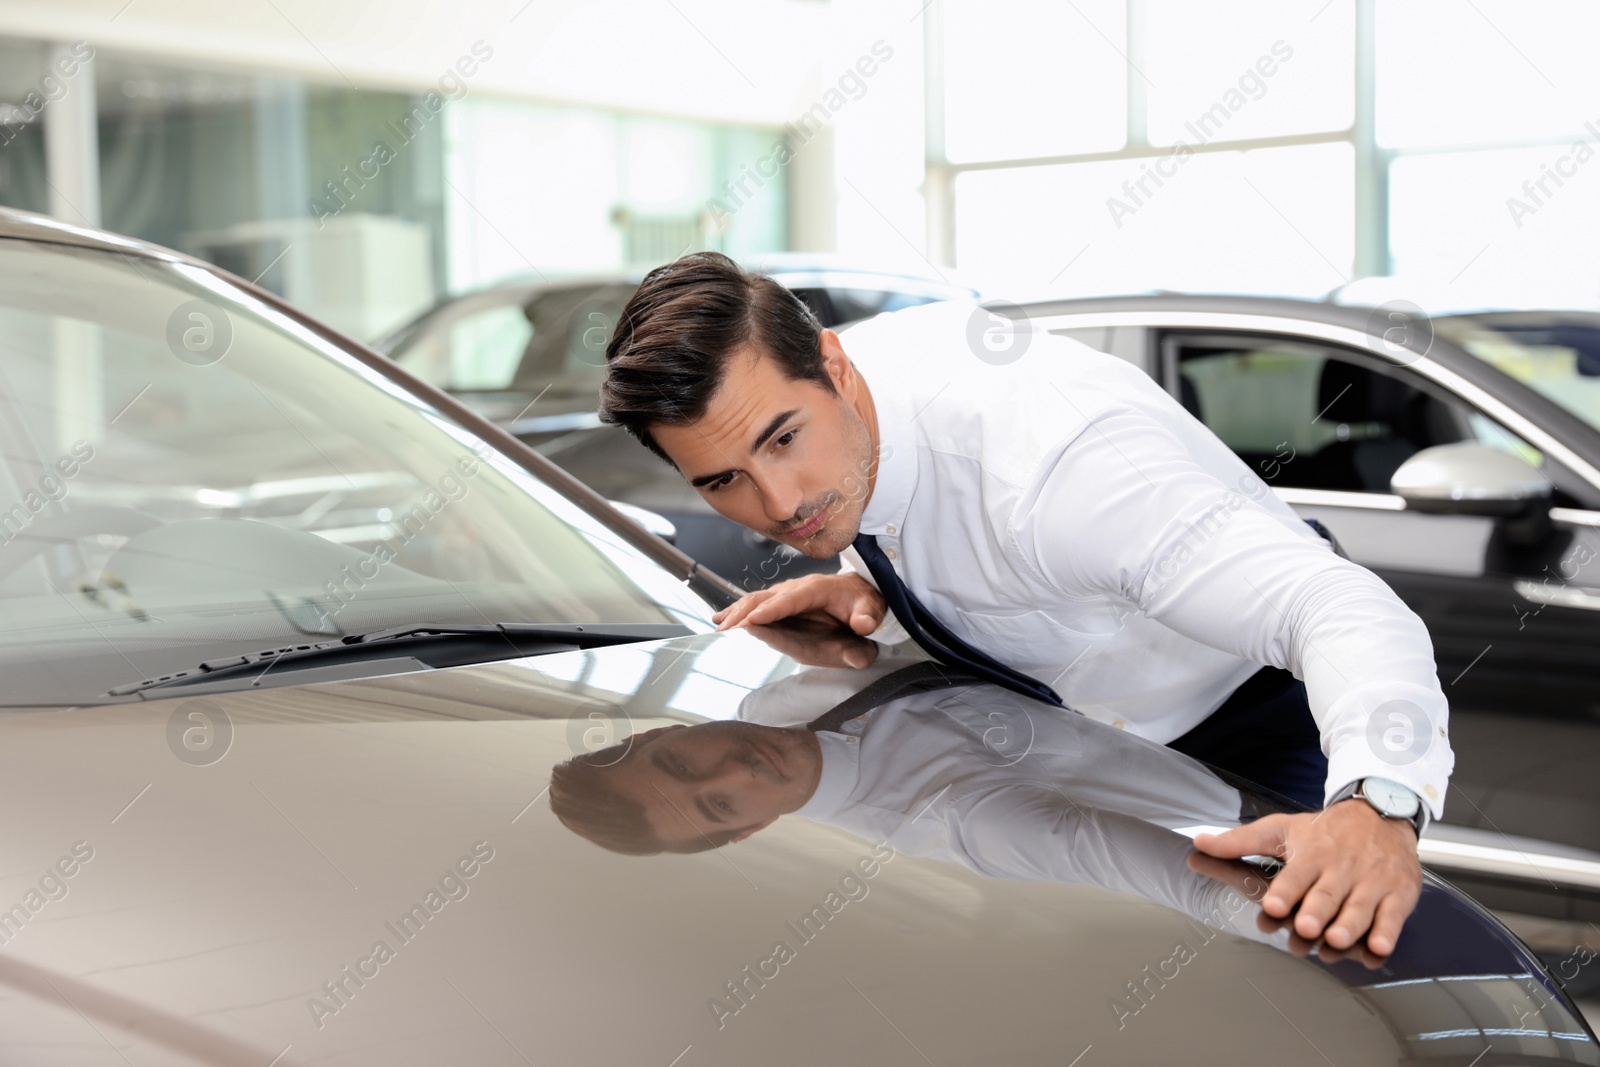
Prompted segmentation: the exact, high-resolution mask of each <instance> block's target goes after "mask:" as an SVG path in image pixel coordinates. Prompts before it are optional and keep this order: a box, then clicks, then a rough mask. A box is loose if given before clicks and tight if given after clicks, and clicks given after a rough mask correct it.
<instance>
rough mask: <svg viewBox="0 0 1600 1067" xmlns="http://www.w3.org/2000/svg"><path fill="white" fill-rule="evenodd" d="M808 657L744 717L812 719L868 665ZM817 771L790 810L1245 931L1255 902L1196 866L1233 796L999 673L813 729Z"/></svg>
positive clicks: (1187, 765) (1215, 781)
mask: <svg viewBox="0 0 1600 1067" xmlns="http://www.w3.org/2000/svg"><path fill="white" fill-rule="evenodd" d="M907 662H911V661H908V660H899V661H885V660H880V662H879V663H875V664H873V666H872V667H870V668H866V670H865V671H859V670H801V671H798V672H796V673H795V674H793V675H790V676H789V677H787V678H784V679H782V680H780V681H778V682H775V683H772V684H770V685H767V686H764V687H762V688H761V689H758V690H755V691H753V692H752V693H751V694H750V695H749V696H748V697H746V699H745V702H744V704H743V705H742V706H741V708H740V710H739V717H740V718H741V719H744V720H746V721H752V722H760V723H762V724H763V725H789V724H792V723H795V722H805V721H809V720H810V719H813V718H815V717H816V716H817V715H819V714H821V713H822V712H823V711H826V710H827V709H828V708H829V707H831V706H833V705H834V704H836V703H838V702H839V701H840V700H843V699H844V698H845V697H846V696H848V695H850V694H851V693H853V692H855V691H857V690H859V689H863V688H865V687H866V685H867V684H868V683H869V682H870V681H872V680H873V678H874V677H875V676H879V675H881V674H883V673H887V672H888V671H889V670H892V669H896V668H899V667H902V666H904V665H905V663H907ZM817 740H818V741H819V742H820V744H821V745H822V776H821V779H820V780H819V781H818V783H817V789H816V791H815V792H814V793H813V794H812V795H811V798H810V799H809V800H807V801H806V803H805V804H804V805H802V806H801V807H800V809H799V810H798V811H796V812H795V813H794V814H795V815H798V816H800V817H801V818H806V819H811V820H813V821H816V822H823V823H827V824H829V825H832V826H837V827H839V828H841V829H843V830H847V831H849V832H850V833H853V834H855V835H857V836H858V837H861V838H863V839H865V840H868V841H872V842H880V841H881V842H887V843H888V844H889V845H890V846H892V847H893V848H894V849H895V850H896V851H897V852H901V853H904V854H906V855H910V856H924V857H928V858H932V859H940V860H945V861H947V862H952V863H958V864H960V865H962V866H964V867H967V868H970V869H971V870H974V871H977V872H978V873H979V874H983V875H985V876H987V877H990V878H1012V879H1022V880H1026V881H1052V882H1069V883H1080V884H1088V885H1097V886H1101V887H1103V888H1106V889H1110V890H1113V891H1115V892H1119V893H1129V894H1133V895H1136V896H1139V897H1143V898H1145V899H1147V900H1152V901H1154V902H1155V903H1157V904H1161V905H1163V906H1165V907H1169V908H1174V909H1176V910H1178V911H1182V912H1185V913H1187V914H1189V915H1190V916H1192V917H1194V918H1196V919H1199V920H1200V921H1202V922H1205V923H1207V924H1209V925H1211V926H1215V927H1217V928H1219V929H1224V930H1228V931H1230V932H1233V933H1236V934H1239V935H1241V936H1244V937H1247V938H1250V939H1252V940H1259V941H1265V942H1271V943H1274V944H1276V945H1278V947H1280V948H1281V947H1284V945H1285V944H1286V943H1287V931H1286V930H1285V931H1279V932H1278V933H1276V934H1272V935H1264V934H1262V933H1261V932H1260V931H1259V930H1258V929H1257V927H1256V922H1255V917H1256V915H1257V914H1259V912H1260V909H1259V907H1257V906H1255V905H1253V904H1250V903H1249V902H1247V901H1245V900H1244V899H1243V898H1242V897H1240V896H1239V895H1238V894H1237V892H1235V891H1233V890H1231V889H1230V888H1229V887H1228V886H1227V885H1226V884H1225V883H1223V882H1219V881H1217V880H1215V879H1213V878H1209V877H1207V876H1205V875H1202V874H1198V873H1196V872H1194V871H1192V870H1190V869H1189V866H1188V863H1187V858H1188V856H1189V854H1190V853H1191V852H1193V851H1194V848H1193V845H1192V843H1191V840H1190V839H1191V838H1192V837H1193V835H1194V834H1195V833H1199V832H1201V831H1202V830H1204V831H1206V832H1220V831H1222V830H1225V829H1230V828H1232V827H1234V826H1237V825H1239V823H1240V818H1241V809H1242V797H1241V794H1240V793H1239V791H1238V790H1237V789H1234V788H1233V787H1232V786H1229V785H1228V784H1227V783H1225V782H1223V781H1222V780H1221V779H1219V778H1218V777H1217V776H1216V775H1215V774H1213V773H1212V772H1211V771H1209V770H1208V769H1206V768H1205V767H1204V766H1203V765H1202V764H1200V763H1199V762H1198V761H1196V760H1192V759H1190V758H1189V757H1187V756H1184V755H1182V754H1181V753H1177V752H1173V751H1171V750H1169V749H1164V748H1162V747H1160V746H1158V745H1155V744H1153V743H1151V742H1149V741H1146V740H1143V739H1142V738H1139V737H1136V736H1133V735H1131V734H1129V733H1126V732H1118V731H1116V730H1112V729H1109V728H1107V727H1106V726H1104V725H1102V724H1099V723H1095V722H1091V721H1088V720H1086V719H1084V718H1082V717H1080V716H1076V715H1064V714H1061V713H1060V712H1059V711H1056V710H1055V709H1052V708H1049V707H1047V706H1045V705H1042V704H1040V703H1039V702H1037V701H1035V700H1032V699H1030V698H1028V697H1024V696H1020V695H1018V694H1016V693H1013V692H1010V691H1009V690H1005V689H1000V688H998V687H995V686H962V687H958V688H952V689H943V690H935V691H932V692H926V693H916V694H912V695H910V696H904V697H900V698H898V699H895V700H892V701H888V702H886V703H885V704H883V705H881V706H880V707H879V708H877V709H874V710H872V711H868V712H867V713H865V714H864V715H860V716H857V717H856V718H854V719H851V720H849V721H847V722H845V723H844V724H843V726H841V727H840V729H839V731H838V732H833V731H827V730H822V731H818V733H817Z"/></svg>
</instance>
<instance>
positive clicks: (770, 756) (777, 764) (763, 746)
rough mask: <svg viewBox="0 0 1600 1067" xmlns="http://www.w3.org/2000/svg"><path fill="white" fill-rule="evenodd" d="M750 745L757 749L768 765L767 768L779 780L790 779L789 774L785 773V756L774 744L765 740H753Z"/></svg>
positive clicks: (759, 755) (758, 754)
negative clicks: (769, 743)
mask: <svg viewBox="0 0 1600 1067" xmlns="http://www.w3.org/2000/svg"><path fill="white" fill-rule="evenodd" d="M750 747H751V748H753V749H755V751H756V755H757V756H758V757H760V759H761V762H762V763H765V764H766V765H767V770H769V771H771V772H772V774H773V776H774V777H775V778H777V779H778V780H779V781H788V777H789V776H788V775H786V774H784V773H783V756H782V754H781V753H779V752H778V751H777V750H776V749H774V748H773V746H771V745H768V744H767V743H766V742H764V741H751V742H750Z"/></svg>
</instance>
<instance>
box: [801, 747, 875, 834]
mask: <svg viewBox="0 0 1600 1067" xmlns="http://www.w3.org/2000/svg"><path fill="white" fill-rule="evenodd" d="M817 740H818V741H819V742H820V743H821V744H822V777H821V778H819V779H818V781H817V788H816V791H815V792H814V793H812V794H811V798H810V799H809V800H807V801H806V802H805V803H804V804H802V805H800V807H799V808H797V809H796V810H795V812H794V814H796V815H799V816H801V817H802V818H806V819H817V820H827V819H829V818H831V817H832V816H834V815H836V814H838V812H840V811H841V810H843V809H844V806H845V805H846V804H847V803H848V802H849V800H850V794H851V793H854V792H855V789H856V784H857V783H858V782H859V781H860V780H861V745H860V743H859V742H858V741H857V740H856V739H855V738H853V737H852V738H849V739H847V738H846V735H845V734H842V733H839V732H837V731H835V730H818V731H817Z"/></svg>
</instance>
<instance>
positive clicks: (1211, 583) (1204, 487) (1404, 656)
mask: <svg viewBox="0 0 1600 1067" xmlns="http://www.w3.org/2000/svg"><path fill="white" fill-rule="evenodd" d="M1239 471H1240V475H1241V476H1240V479H1239V482H1238V484H1235V485H1229V484H1226V483H1225V482H1224V481H1223V480H1221V479H1219V478H1218V477H1217V476H1215V475H1214V474H1212V473H1209V472H1208V471H1207V470H1205V469H1204V468H1202V467H1201V466H1200V465H1199V464H1197V463H1196V462H1195V461H1194V460H1193V459H1192V458H1190V456H1189V454H1188V452H1187V451H1186V449H1185V447H1184V443H1183V442H1182V441H1181V440H1180V439H1179V437H1178V435H1177V434H1175V433H1173V432H1172V431H1171V430H1170V429H1168V428H1167V427H1165V426H1163V425H1162V423H1161V422H1160V421H1159V420H1157V419H1156V418H1155V417H1153V416H1152V415H1149V414H1147V413H1145V412H1143V411H1139V410H1134V409H1116V410H1112V411H1109V412H1106V413H1104V414H1100V415H1098V416H1097V417H1096V418H1094V419H1093V420H1091V421H1090V422H1089V423H1088V424H1087V425H1086V426H1085V427H1083V428H1082V430H1081V431H1080V432H1078V433H1076V434H1075V435H1074V436H1073V437H1072V438H1071V440H1068V441H1064V442H1063V443H1062V444H1061V445H1059V446H1058V447H1057V448H1055V449H1053V450H1051V451H1050V452H1049V453H1047V454H1046V455H1045V458H1044V459H1043V461H1042V462H1041V464H1040V466H1039V468H1038V470H1037V471H1036V473H1035V476H1034V478H1033V479H1032V481H1031V482H1030V484H1029V485H1028V487H1027V492H1026V493H1025V494H1024V495H1023V496H1022V497H1021V499H1020V503H1019V505H1018V507H1017V508H1016V510H1015V511H1014V513H1013V515H1012V519H1011V529H1010V530H1009V531H1008V534H1009V537H1010V542H1011V545H1012V547H1013V548H1014V549H1015V551H1017V552H1018V554H1019V556H1020V557H1021V559H1022V561H1023V562H1024V563H1025V564H1026V565H1027V566H1028V567H1030V568H1032V569H1034V570H1036V571H1037V573H1038V575H1039V578H1040V580H1041V581H1043V582H1045V583H1046V584H1048V585H1049V586H1051V587H1053V588H1055V589H1056V590H1058V591H1060V592H1061V593H1063V594H1064V595H1066V596H1070V597H1085V596H1099V595H1103V596H1109V597H1112V598H1118V599H1121V600H1123V601H1126V602H1128V603H1129V604H1131V605H1132V606H1133V607H1134V608H1136V609H1137V610H1138V611H1139V612H1141V613H1143V614H1144V615H1146V616H1148V617H1150V618H1152V619H1154V620H1156V621H1158V622H1160V623H1161V624H1163V625H1165V626H1167V627H1169V628H1171V629H1172V630H1175V631H1177V632H1178V633H1180V634H1183V635H1185V636H1187V637H1189V638H1192V639H1194V640H1196V641H1201V642H1204V643H1205V644H1207V645H1210V646H1212V647H1214V648H1218V649H1222V650H1223V651H1226V652H1230V653H1233V654H1235V655H1238V656H1240V657H1243V658H1245V659H1248V660H1251V661H1253V662H1256V663H1263V664H1271V665H1273V666H1277V667H1282V668H1285V669H1287V670H1289V671H1291V672H1292V673H1293V674H1294V675H1295V676H1296V677H1298V678H1300V679H1302V680H1303V681H1304V682H1305V684H1306V692H1307V694H1308V696H1309V700H1310V706H1311V713H1312V715H1313V717H1314V718H1315V719H1316V722H1317V725H1318V727H1319V728H1320V730H1321V733H1322V747H1323V751H1324V752H1325V753H1326V754H1327V756H1328V763H1329V766H1328V779H1327V783H1326V786H1325V792H1324V803H1326V802H1327V800H1328V799H1329V798H1331V797H1332V795H1333V794H1334V793H1335V792H1337V791H1338V790H1339V789H1341V788H1342V787H1343V786H1345V785H1347V784H1348V783H1350V782H1353V781H1355V780H1357V779H1359V778H1363V777H1367V776H1369V775H1371V776H1378V777H1383V778H1390V779H1393V780H1395V781H1398V782H1401V783H1403V784H1405V785H1406V786H1408V787H1410V788H1411V789H1413V790H1414V791H1415V792H1416V793H1417V794H1418V795H1419V796H1421V797H1422V798H1423V801H1424V803H1426V804H1427V805H1428V807H1429V810H1430V811H1431V812H1432V814H1433V816H1434V817H1435V818H1438V817H1440V816H1441V815H1442V814H1443V808H1444V794H1445V789H1446V786H1447V783H1448V779H1449V775H1450V772H1451V770H1452V769H1453V767H1454V764H1455V757H1454V754H1453V752H1452V751H1451V748H1450V743H1449V737H1448V728H1447V719H1448V706H1447V703H1446V700H1445V697H1444V693H1443V691H1442V690H1441V688H1440V686H1439V680H1438V676H1437V673H1436V667H1435V664H1434V658H1433V644H1432V641H1431V640H1430V638H1429V636H1428V631H1427V629H1426V628H1425V627H1424V626H1423V623H1422V620H1421V619H1419V618H1418V617H1417V615H1416V614H1415V613H1414V612H1412V611H1411V609H1410V608H1408V607H1406V605H1405V604H1404V603H1403V602H1402V601H1401V600H1400V598H1399V597H1398V596H1396V595H1395V593H1394V591H1393V590H1391V589H1390V588H1389V587H1388V585H1386V584H1385V583H1384V582H1383V581H1382V580H1381V579H1380V578H1378V576H1377V575H1375V574H1373V573H1372V572H1371V571H1369V570H1367V569H1366V568H1365V567H1362V566H1360V565H1359V564H1356V563H1353V562H1351V561H1349V560H1346V559H1342V558H1340V557H1339V556H1337V555H1336V554H1335V553H1334V552H1332V551H1331V550H1330V549H1329V547H1328V545H1327V543H1326V542H1324V541H1323V540H1322V539H1321V538H1319V537H1317V536H1316V535H1315V534H1314V533H1312V532H1311V531H1310V528H1309V527H1305V528H1304V529H1303V530H1302V529H1301V528H1300V527H1302V526H1303V525H1304V524H1303V523H1300V522H1299V520H1297V519H1292V518H1289V517H1288V516H1286V515H1283V514H1282V513H1281V512H1277V505H1276V502H1275V500H1273V499H1270V492H1271V491H1270V489H1268V487H1267V486H1266V484H1265V483H1264V482H1262V481H1261V480H1260V479H1259V478H1256V477H1255V476H1254V474H1253V473H1251V472H1250V471H1249V469H1248V468H1246V467H1244V466H1243V465H1240V468H1239Z"/></svg>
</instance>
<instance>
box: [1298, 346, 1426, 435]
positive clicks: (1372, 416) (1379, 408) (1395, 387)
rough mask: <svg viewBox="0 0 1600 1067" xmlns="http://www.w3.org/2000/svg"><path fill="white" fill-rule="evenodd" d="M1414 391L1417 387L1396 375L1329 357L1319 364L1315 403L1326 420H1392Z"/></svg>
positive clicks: (1396, 418) (1413, 394)
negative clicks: (1391, 375)
mask: <svg viewBox="0 0 1600 1067" xmlns="http://www.w3.org/2000/svg"><path fill="white" fill-rule="evenodd" d="M1416 395H1417V390H1415V389H1413V388H1412V387H1411V386H1409V385H1407V384H1406V383H1405V382H1402V381H1400V380H1399V379H1397V378H1391V377H1389V376H1387V375H1383V374H1378V373H1376V372H1374V371H1370V370H1367V368H1365V367H1361V366H1357V365H1356V364H1354V363H1347V362H1345V361H1344V360H1342V359H1329V360H1327V361H1325V362H1324V363H1323V364H1322V377H1321V380H1320V381H1319V382H1318V385H1317V407H1318V408H1319V409H1320V410H1321V411H1322V413H1323V414H1322V417H1323V418H1324V419H1326V420H1328V421H1329V422H1387V423H1394V422H1396V421H1398V420H1399V419H1400V418H1401V416H1402V415H1403V414H1404V412H1405V409H1406V405H1407V404H1408V403H1409V402H1410V401H1411V400H1412V398H1413V397H1415V396H1416Z"/></svg>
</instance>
